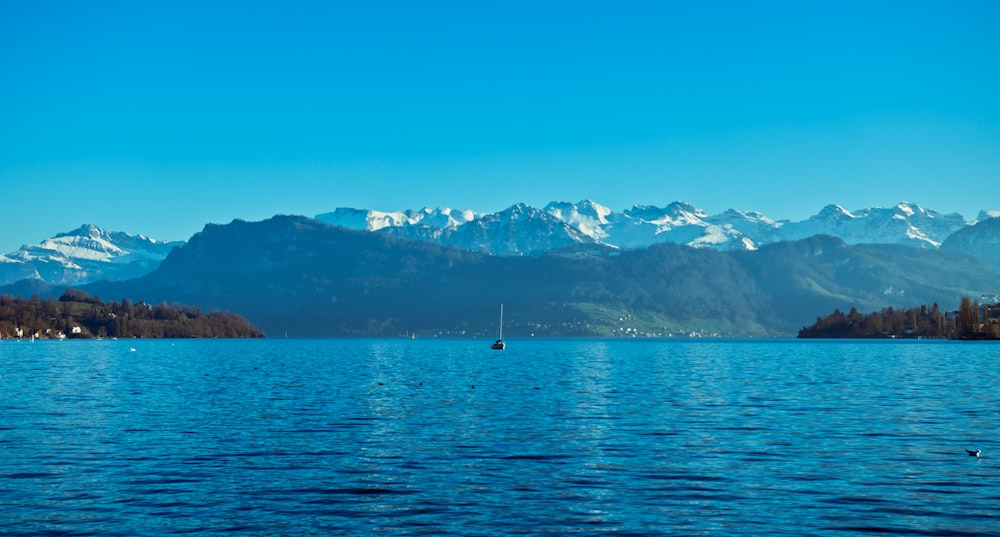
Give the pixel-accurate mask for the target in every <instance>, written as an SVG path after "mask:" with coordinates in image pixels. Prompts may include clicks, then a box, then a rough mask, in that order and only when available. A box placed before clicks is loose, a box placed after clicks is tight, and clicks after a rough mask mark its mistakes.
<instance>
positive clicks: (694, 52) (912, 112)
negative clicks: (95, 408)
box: [0, 0, 1000, 252]
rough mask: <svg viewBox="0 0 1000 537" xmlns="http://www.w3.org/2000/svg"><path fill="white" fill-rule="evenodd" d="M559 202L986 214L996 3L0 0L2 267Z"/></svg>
mask: <svg viewBox="0 0 1000 537" xmlns="http://www.w3.org/2000/svg"><path fill="white" fill-rule="evenodd" d="M582 199H592V200H594V201H596V202H598V203H601V204H603V205H606V206H608V207H610V208H611V209H614V210H624V209H627V208H629V207H631V206H632V205H633V204H636V203H639V204H646V205H657V206H663V205H666V204H668V203H670V202H672V201H675V200H682V201H686V202H688V203H691V204H693V205H695V206H697V207H700V208H702V209H705V210H706V211H708V212H710V213H713V214H714V213H718V212H721V211H724V210H726V209H728V208H734V209H740V210H757V211H761V212H763V213H764V214H766V215H767V216H769V217H771V218H774V219H792V220H799V219H804V218H807V217H808V216H810V215H812V214H815V213H816V212H818V211H819V210H820V209H821V208H822V207H823V206H824V205H826V204H829V203H837V204H840V205H843V206H845V207H846V208H848V209H859V208H864V207H872V206H891V205H894V204H896V203H898V202H900V201H904V200H905V201H911V202H915V203H919V204H921V205H923V206H925V207H929V208H932V209H935V210H938V211H942V212H959V213H961V214H963V215H964V216H966V217H967V218H969V219H974V218H975V217H976V215H977V213H978V212H979V210H980V209H1000V2H997V1H994V0H986V1H981V2H974V1H961V0H951V1H933V2H923V1H919V0H906V1H899V2H895V1H876V0H865V1H860V2H852V1H830V2H822V1H815V2H813V1H798V0H796V1H788V2H771V1H767V0H761V1H752V2H747V1H736V2H714V1H684V2H681V1H677V2H671V1H650V2H629V1H606V2H588V1H566V2H546V1H544V0H542V1H539V0H531V1H518V0H514V1H503V2H486V1H464V0H463V1H456V2H434V1H399V2H386V1H380V0H366V1H358V2H336V1H322V2H296V1H282V2H277V1H275V2H267V3H264V2H260V3H255V2H252V1H249V0H247V1H239V2H232V3H220V2H210V1H195V2H186V1H179V0H172V1H169V2H133V1H122V2H105V1H100V0H98V1H94V2H76V1H73V2H48V1H44V0H32V1H27V0H11V1H6V2H2V3H0V200H2V207H0V224H2V231H0V252H10V251H13V250H16V249H17V248H18V247H20V245H21V244H23V243H35V242H38V241H40V240H42V239H44V238H47V237H50V236H52V235H54V234H56V233H58V232H64V231H69V230H71V229H74V228H76V227H78V226H80V225H81V224H84V223H88V224H96V225H98V226H101V227H105V228H108V229H112V230H116V231H126V232H129V233H142V234H145V235H147V236H151V237H154V238H158V239H170V240H185V239H187V238H188V237H190V236H191V235H192V234H193V233H196V232H197V231H199V230H200V229H201V228H202V227H203V226H204V225H205V224H206V223H210V222H211V223H227V222H229V221H231V220H233V219H234V218H241V219H244V220H260V219H264V218H267V217H269V216H272V215H274V214H278V213H283V214H303V215H306V216H314V215H316V214H318V213H322V212H327V211H331V210H333V209H334V208H336V207H359V208H372V209H379V210H399V209H407V208H413V209H419V208H421V207H424V206H429V207H451V208H462V209H474V210H477V211H496V210H500V209H503V208H505V207H507V206H510V205H512V204H514V203H516V202H525V203H528V204H530V205H534V206H536V207H542V206H544V205H545V204H546V203H548V202H550V201H580V200H582Z"/></svg>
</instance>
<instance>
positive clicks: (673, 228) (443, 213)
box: [317, 200, 1000, 255]
mask: <svg viewBox="0 0 1000 537" xmlns="http://www.w3.org/2000/svg"><path fill="white" fill-rule="evenodd" d="M989 214H991V213H987V212H986V211H984V212H983V213H982V214H981V215H980V219H983V217H984V216H988V215H989ZM998 214H1000V213H998ZM386 215H399V216H392V217H391V218H390V217H389V216H386ZM456 215H457V216H456ZM317 219H319V220H323V221H326V222H329V223H332V224H337V225H345V226H346V227H354V228H355V229H367V230H370V231H373V230H376V229H379V230H384V231H388V232H391V233H393V234H396V235H401V236H405V237H409V238H416V239H423V240H435V241H440V242H444V243H446V244H452V245H455V246H459V247H462V248H467V249H471V250H478V251H487V252H491V253H497V254H507V255H514V254H525V253H537V252H542V251H551V250H552V249H557V248H562V247H565V246H566V245H568V244H571V243H577V244H586V243H593V244H603V245H606V246H612V247H620V248H644V247H647V246H650V245H652V244H656V243H662V242H670V243H677V244H686V245H689V246H695V247H704V248H714V249H722V250H729V249H741V250H743V249H746V250H753V249H756V248H759V247H760V246H762V245H764V244H769V243H772V242H777V241H783V240H798V239H802V238H806V237H810V236H813V235H820V234H823V235H832V236H835V237H839V238H841V239H842V240H843V241H844V242H846V243H848V244H859V243H895V244H908V245H912V246H917V247H921V248H937V247H938V246H939V245H940V244H941V242H942V241H944V239H945V238H947V237H948V236H949V235H951V234H952V233H953V232H955V231H956V230H958V229H961V228H963V227H965V226H968V225H969V222H966V221H965V219H964V218H963V217H962V216H961V215H958V214H949V215H945V214H941V213H938V212H936V211H932V210H929V209H925V208H923V207H921V206H920V205H918V204H916V203H911V202H905V201H904V202H901V203H899V204H897V205H895V206H892V207H872V208H867V209H860V210H856V211H849V210H847V209H846V208H844V207H843V206H841V205H836V204H830V205H827V206H825V207H823V208H822V209H821V210H820V211H819V212H818V213H817V214H815V215H814V216H811V217H809V218H807V219H806V220H802V221H797V222H792V221H787V220H780V221H776V220H773V219H771V218H768V217H767V216H765V215H764V214H761V213H759V212H756V211H741V210H736V209H728V210H726V211H724V212H722V213H719V214H715V215H711V214H709V213H708V212H706V211H704V210H702V209H700V208H698V207H695V206H694V205H691V204H689V203H686V202H681V201H675V202H672V203H669V204H667V205H666V206H664V207H657V206H654V205H640V204H636V205H633V206H632V207H631V208H630V209H627V210H625V211H622V212H615V211H613V210H611V209H609V208H607V207H605V206H603V205H600V204H598V203H595V202H593V201H591V200H583V201H580V202H578V203H569V202H551V203H549V204H548V205H546V206H545V208H544V209H543V210H541V211H539V210H538V209H535V208H533V207H531V206H529V205H526V204H524V203H518V204H515V205H512V206H511V207H508V208H507V209H504V210H502V211H500V212H497V213H474V212H472V211H461V212H458V211H452V210H451V209H428V208H425V209H423V210H421V211H408V212H400V213H380V212H377V211H358V210H356V209H337V210H336V211H334V212H333V213H326V214H324V215H319V216H318V217H317ZM352 222H353V225H352ZM470 226H472V227H470ZM472 229H475V230H476V231H475V232H473V231H471V230H472ZM490 233H494V234H500V236H498V237H489V236H488V234H490ZM546 233H548V234H550V237H549V238H548V239H547V240H546V239H545V238H543V237H540V236H534V237H532V238H529V236H530V235H537V234H546ZM515 245H516V246H515Z"/></svg>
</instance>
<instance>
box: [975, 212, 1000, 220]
mask: <svg viewBox="0 0 1000 537" xmlns="http://www.w3.org/2000/svg"><path fill="white" fill-rule="evenodd" d="M998 217H1000V211H979V216H977V217H976V221H977V222H982V221H983V220H989V219H990V218H998Z"/></svg>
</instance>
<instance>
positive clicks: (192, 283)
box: [0, 201, 1000, 337]
mask: <svg viewBox="0 0 1000 537" xmlns="http://www.w3.org/2000/svg"><path fill="white" fill-rule="evenodd" d="M992 216H993V215H992V213H987V212H983V213H981V214H980V220H979V221H976V222H966V221H964V220H963V219H961V217H959V216H958V215H942V214H940V213H937V212H934V211H931V210H927V209H923V208H921V207H919V206H916V205H913V204H907V203H901V204H899V205H897V206H896V207H894V208H888V209H867V210H863V211H855V212H849V211H846V210H844V209H843V208H840V207H837V206H829V207H827V208H825V209H824V210H823V211H821V212H820V213H819V214H817V215H816V216H814V217H811V218H809V219H807V220H805V221H801V222H787V221H773V220H770V219H768V218H766V217H764V216H763V215H760V214H759V213H744V212H738V211H727V212H725V213H722V214H719V215H715V216H710V215H707V214H705V212H704V211H700V210H698V209H696V208H693V207H691V206H690V205H686V204H682V203H673V204H670V205H668V206H666V207H663V208H657V207H649V206H635V207H633V208H632V209H630V210H628V211H625V212H623V213H615V212H613V211H610V210H608V209H607V208H605V207H602V206H600V205H598V204H596V203H593V202H589V201H584V202H581V203H577V204H568V203H552V204H549V205H548V206H546V207H545V208H544V209H536V208H533V207H530V206H527V205H524V204H518V205H514V206H512V207H510V208H508V209H506V210H504V211H500V212H498V213H489V214H477V213H474V212H472V211H453V210H449V209H434V210H431V209H425V210H422V211H406V212H401V213H380V212H376V211H369V210H355V209H338V210H336V211H334V212H332V213H327V214H324V215H319V217H317V218H316V219H311V218H306V217H302V216H275V217H273V218H270V219H268V220H265V221H262V222H243V221H240V220H236V221H233V222H232V223H230V224H225V225H218V224H208V225H206V226H205V228H204V230H203V231H201V232H199V233H197V234H195V235H194V236H192V237H191V238H190V239H189V240H188V241H186V242H183V243H182V242H165V241H156V240H153V239H148V238H146V237H143V236H141V235H140V236H135V235H129V234H125V233H117V232H108V231H104V230H101V229H99V228H96V227H94V226H82V227H81V228H79V229H77V230H75V231H73V232H70V233H65V234H60V235H58V236H56V237H54V238H52V239H49V240H46V241H43V242H42V243H41V244H39V245H33V246H25V247H22V248H21V250H19V251H18V252H14V253H12V254H8V255H6V256H0V276H2V278H3V279H0V294H19V295H21V296H31V295H32V294H39V295H43V296H58V295H59V294H61V293H62V291H63V290H64V289H65V288H67V287H68V286H74V287H78V288H81V289H83V290H85V291H87V292H90V293H93V294H98V295H99V296H101V297H102V298H104V299H110V300H119V299H122V298H128V299H130V300H133V301H140V300H141V301H145V302H146V303H156V302H160V301H163V302H167V303H176V302H180V303H183V304H189V305H197V306H200V307H202V308H208V309H220V310H226V311H231V312H234V313H239V314H241V315H243V316H245V317H247V318H248V319H249V320H250V321H251V322H253V323H254V324H255V325H257V326H258V327H261V328H262V329H264V330H265V332H268V333H269V334H270V335H271V336H275V335H280V334H290V335H293V336H338V337H343V336H387V335H390V336H392V335H398V334H402V333H417V334H419V335H463V336H468V335H475V336H482V337H489V336H491V335H492V334H491V332H492V331H493V330H495V322H496V321H495V313H496V311H495V308H496V306H497V305H498V304H499V303H505V304H507V311H508V319H509V322H510V326H509V328H508V330H506V331H505V332H507V333H509V334H510V335H511V336H513V337H516V336H519V335H520V336H530V335H539V336H611V335H619V336H621V335H633V336H637V335H647V336H668V335H672V336H676V335H692V334H693V335H704V334H718V335H729V336H774V335H792V334H794V333H795V332H796V331H797V330H798V329H799V328H801V327H802V326H804V325H806V324H808V323H810V322H812V321H813V320H814V319H815V318H816V317H818V316H820V315H826V314H828V313H830V312H831V311H832V310H833V309H836V308H840V309H843V310H847V309H849V308H858V310H860V311H874V310H877V309H880V308H883V307H912V306H914V305H919V304H931V303H939V304H940V306H941V308H942V309H946V310H947V309H950V308H953V307H955V304H957V303H958V301H959V299H960V298H961V297H962V296H972V297H980V296H987V295H988V296H996V294H997V293H998V290H1000V255H998V253H997V252H998V251H1000V248H997V246H998V241H1000V239H998V237H1000V218H996V217H992ZM248 245H252V247H248ZM14 280H17V281H14ZM98 280H100V281H98ZM4 284H6V285H4Z"/></svg>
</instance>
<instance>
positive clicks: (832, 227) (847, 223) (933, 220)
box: [779, 202, 969, 248]
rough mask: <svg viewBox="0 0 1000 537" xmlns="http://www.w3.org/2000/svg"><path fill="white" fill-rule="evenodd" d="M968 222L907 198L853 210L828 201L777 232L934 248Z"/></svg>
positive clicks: (785, 237)
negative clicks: (892, 205) (889, 205)
mask: <svg viewBox="0 0 1000 537" xmlns="http://www.w3.org/2000/svg"><path fill="white" fill-rule="evenodd" d="M968 225H969V223H968V222H966V221H965V219H964V218H963V217H962V215H959V214H947V215H946V214H941V213H939V212H937V211H933V210H929V209H924V208H923V207H921V206H919V205H916V204H913V203H908V202H902V203H900V204H898V205H896V206H895V207H873V208H869V209H863V210H860V211H856V212H854V213H852V212H850V211H848V210H846V209H844V208H843V207H840V206H838V205H828V206H826V207H824V208H823V210H821V211H820V212H819V214H817V215H815V216H812V217H810V218H809V219H807V220H803V221H801V222H789V223H786V224H785V225H784V226H783V227H782V228H781V232H780V233H779V236H780V237H781V239H782V240H798V239H804V238H806V237H811V236H813V235H832V236H834V237H838V238H840V239H841V240H843V241H844V242H846V243H848V244H863V243H878V244H905V245H909V246H915V247H918V248H938V247H939V246H941V243H942V242H944V240H945V239H947V238H948V236H949V235H951V234H952V233H954V232H956V231H958V230H959V229H962V228H964V227H966V226H968Z"/></svg>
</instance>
